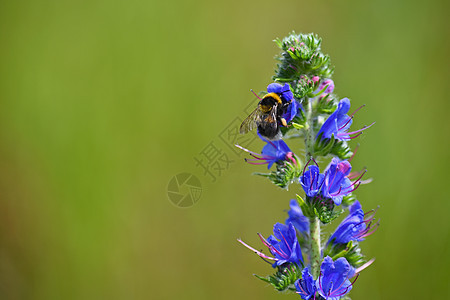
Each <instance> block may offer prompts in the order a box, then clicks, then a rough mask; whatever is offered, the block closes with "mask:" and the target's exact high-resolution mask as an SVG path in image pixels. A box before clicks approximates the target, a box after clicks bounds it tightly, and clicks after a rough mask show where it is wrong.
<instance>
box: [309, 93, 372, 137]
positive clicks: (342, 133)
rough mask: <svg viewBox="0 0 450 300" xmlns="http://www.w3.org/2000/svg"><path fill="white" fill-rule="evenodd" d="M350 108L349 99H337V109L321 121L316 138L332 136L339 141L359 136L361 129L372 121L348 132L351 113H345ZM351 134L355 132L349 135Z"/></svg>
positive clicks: (351, 119)
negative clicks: (323, 121) (349, 114)
mask: <svg viewBox="0 0 450 300" xmlns="http://www.w3.org/2000/svg"><path fill="white" fill-rule="evenodd" d="M349 110H350V100H349V99H348V98H344V99H342V100H341V101H339V104H338V107H337V109H336V110H335V111H334V112H333V113H332V114H331V115H330V116H329V117H328V119H326V121H325V123H323V125H322V127H321V128H320V130H319V132H318V133H317V138H318V137H319V136H321V138H322V139H331V137H332V136H334V138H335V139H337V140H341V141H348V140H351V139H353V138H355V137H357V136H359V135H360V134H361V133H362V131H363V130H365V129H367V128H369V127H370V126H372V125H373V124H374V123H372V124H371V125H369V126H365V127H363V128H361V129H359V130H356V131H353V132H348V130H349V128H350V125H352V122H353V114H354V113H355V112H356V111H355V112H354V113H353V114H352V115H351V116H348V115H347V113H348V111H349ZM352 134H356V135H354V136H351V135H352Z"/></svg>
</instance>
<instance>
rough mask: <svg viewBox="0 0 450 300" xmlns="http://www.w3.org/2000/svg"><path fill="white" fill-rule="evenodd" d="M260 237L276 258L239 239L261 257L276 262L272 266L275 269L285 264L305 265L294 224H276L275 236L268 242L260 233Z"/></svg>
mask: <svg viewBox="0 0 450 300" xmlns="http://www.w3.org/2000/svg"><path fill="white" fill-rule="evenodd" d="M258 236H259V238H260V239H261V241H262V242H263V244H264V245H265V246H266V247H267V248H269V251H270V253H272V255H273V256H274V257H270V256H268V255H266V254H264V253H262V252H261V251H258V250H256V249H254V248H252V247H250V246H249V245H247V244H246V243H244V242H243V241H242V240H241V239H238V242H239V243H241V244H242V245H244V246H245V247H247V248H248V249H250V250H252V251H253V252H255V253H256V254H258V255H259V256H260V257H262V258H264V259H268V260H272V261H275V262H274V263H273V264H272V267H274V268H275V267H277V266H281V265H283V264H285V263H295V264H297V265H300V262H301V263H303V256H302V250H301V249H300V244H299V243H298V240H297V233H296V232H295V228H294V225H292V223H289V224H288V225H284V224H281V223H276V224H275V225H274V226H273V235H271V236H269V238H268V239H267V240H266V239H265V238H264V237H263V236H262V235H261V234H260V233H258Z"/></svg>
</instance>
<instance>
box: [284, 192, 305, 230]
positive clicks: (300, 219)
mask: <svg viewBox="0 0 450 300" xmlns="http://www.w3.org/2000/svg"><path fill="white" fill-rule="evenodd" d="M290 207H291V209H290V210H289V211H288V215H289V218H287V219H286V225H287V224H289V223H292V225H294V227H295V228H296V229H297V230H298V231H299V232H301V233H303V234H308V232H309V220H308V218H307V217H305V216H304V215H303V212H302V209H301V208H300V206H299V205H298V203H297V201H296V200H295V199H292V200H291V202H290Z"/></svg>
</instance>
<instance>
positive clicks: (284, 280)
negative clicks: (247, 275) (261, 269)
mask: <svg viewBox="0 0 450 300" xmlns="http://www.w3.org/2000/svg"><path fill="white" fill-rule="evenodd" d="M254 276H255V277H256V278H258V279H261V280H262V281H264V282H267V283H270V284H271V285H272V286H273V287H274V288H275V289H276V290H277V291H285V290H292V291H295V286H294V283H295V281H296V280H297V279H299V278H301V277H302V267H301V266H299V265H297V264H294V263H290V264H287V265H286V266H285V265H282V266H279V267H278V271H277V272H276V273H275V274H273V275H269V276H267V277H262V276H259V275H256V274H254Z"/></svg>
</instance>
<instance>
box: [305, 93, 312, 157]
mask: <svg viewBox="0 0 450 300" xmlns="http://www.w3.org/2000/svg"><path fill="white" fill-rule="evenodd" d="M311 100H312V99H308V107H307V109H306V125H307V126H306V135H305V148H306V162H307V161H308V160H309V159H310V158H311V157H313V155H314V132H313V120H312V103H311V102H312V101H311Z"/></svg>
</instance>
